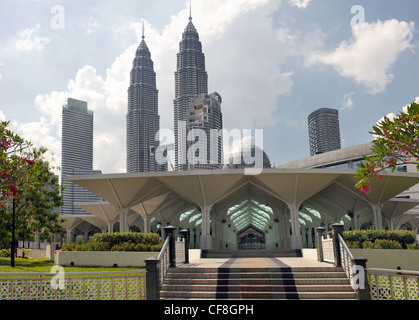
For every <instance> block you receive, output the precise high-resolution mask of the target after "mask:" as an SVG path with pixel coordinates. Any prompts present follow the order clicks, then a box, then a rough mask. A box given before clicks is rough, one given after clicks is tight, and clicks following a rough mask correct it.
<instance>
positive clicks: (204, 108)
mask: <svg viewBox="0 0 419 320" xmlns="http://www.w3.org/2000/svg"><path fill="white" fill-rule="evenodd" d="M221 102H222V99H221V96H220V95H219V94H218V93H217V92H213V93H211V94H205V93H204V94H201V95H199V96H197V97H195V98H191V102H190V104H189V116H188V118H189V119H188V122H187V125H186V133H187V136H188V142H187V144H186V145H187V149H188V154H189V157H188V168H189V169H202V170H210V169H221V168H222V164H223V148H222V147H223V140H222V139H223V137H222V131H221V129H222V128H223V118H222V114H221ZM194 129H199V131H198V134H195V133H194V132H193V131H192V130H194ZM190 139H191V140H192V139H194V140H193V141H191V140H190Z"/></svg>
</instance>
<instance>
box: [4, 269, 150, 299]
mask: <svg viewBox="0 0 419 320" xmlns="http://www.w3.org/2000/svg"><path fill="white" fill-rule="evenodd" d="M145 281H146V275H145V273H144V272H143V271H137V272H136V271H115V272H96V273H80V272H67V273H64V274H56V275H53V274H51V273H19V274H16V273H0V300H145V299H146V283H145Z"/></svg>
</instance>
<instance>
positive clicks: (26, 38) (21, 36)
mask: <svg viewBox="0 0 419 320" xmlns="http://www.w3.org/2000/svg"><path fill="white" fill-rule="evenodd" d="M40 29H41V27H40V25H39V24H37V25H36V26H35V27H30V28H27V29H25V30H22V31H20V32H19V33H18V39H17V40H16V41H15V42H14V47H15V49H16V50H18V51H23V52H30V51H33V50H35V51H38V52H40V51H42V50H43V49H44V47H45V46H46V45H47V44H49V43H50V42H51V39H50V38H41V37H38V36H36V35H35V34H36V33H37V32H38V31H39V30H40Z"/></svg>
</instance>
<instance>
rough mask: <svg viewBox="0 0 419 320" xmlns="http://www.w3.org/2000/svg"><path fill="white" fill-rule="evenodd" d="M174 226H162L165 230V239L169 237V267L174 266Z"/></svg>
mask: <svg viewBox="0 0 419 320" xmlns="http://www.w3.org/2000/svg"><path fill="white" fill-rule="evenodd" d="M175 229H176V228H175V227H173V226H167V227H165V228H164V231H165V232H166V239H167V237H170V238H169V257H170V268H175V267H176V242H175V237H174V234H173V233H174V231H175Z"/></svg>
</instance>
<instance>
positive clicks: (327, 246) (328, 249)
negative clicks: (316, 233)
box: [322, 235, 335, 263]
mask: <svg viewBox="0 0 419 320" xmlns="http://www.w3.org/2000/svg"><path fill="white" fill-rule="evenodd" d="M322 246H323V260H324V261H325V262H331V263H334V262H335V251H334V249H333V238H331V237H330V236H329V235H327V238H324V236H322Z"/></svg>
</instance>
